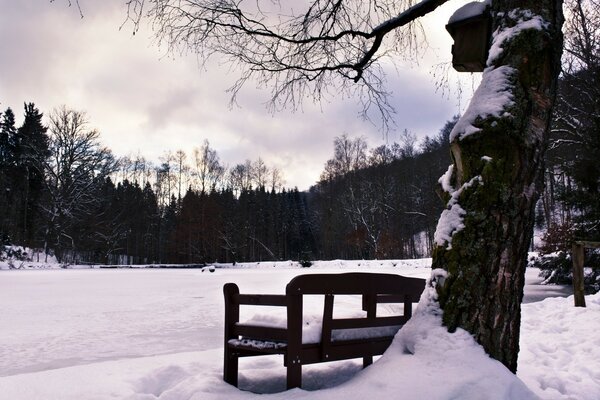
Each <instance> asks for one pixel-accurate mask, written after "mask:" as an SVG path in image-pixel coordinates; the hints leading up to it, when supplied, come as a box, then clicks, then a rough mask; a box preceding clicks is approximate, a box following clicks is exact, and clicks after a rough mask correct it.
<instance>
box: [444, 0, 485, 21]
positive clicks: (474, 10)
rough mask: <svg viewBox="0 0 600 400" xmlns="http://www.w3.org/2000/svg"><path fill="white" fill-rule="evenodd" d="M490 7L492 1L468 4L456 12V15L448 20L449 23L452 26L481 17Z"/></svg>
mask: <svg viewBox="0 0 600 400" xmlns="http://www.w3.org/2000/svg"><path fill="white" fill-rule="evenodd" d="M490 5H491V0H485V1H473V2H471V3H467V4H465V5H464V6H462V7H461V8H459V9H458V10H456V11H455V12H454V14H452V16H451V17H450V19H449V20H448V23H449V24H452V23H454V22H459V21H463V20H465V19H469V18H472V17H476V16H477V15H481V14H483V13H484V11H485V9H486V8H487V7H488V6H490Z"/></svg>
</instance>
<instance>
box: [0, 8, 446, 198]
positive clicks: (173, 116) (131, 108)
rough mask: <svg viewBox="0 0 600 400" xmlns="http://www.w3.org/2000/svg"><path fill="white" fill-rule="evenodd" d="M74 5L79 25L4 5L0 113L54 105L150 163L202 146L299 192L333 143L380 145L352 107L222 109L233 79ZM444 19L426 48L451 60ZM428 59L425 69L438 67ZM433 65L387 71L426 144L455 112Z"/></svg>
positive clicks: (248, 101)
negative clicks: (260, 167) (254, 164)
mask: <svg viewBox="0 0 600 400" xmlns="http://www.w3.org/2000/svg"><path fill="white" fill-rule="evenodd" d="M81 4H82V6H83V11H84V14H85V17H84V18H83V19H81V18H79V13H78V11H77V10H76V9H75V8H74V7H70V8H69V7H67V6H66V2H64V4H61V2H60V1H56V2H55V3H50V2H46V1H40V0H19V1H14V0H0V7H1V8H2V13H1V14H0V37H1V38H3V39H2V41H0V102H1V104H0V107H1V108H2V109H3V108H6V107H7V106H11V107H13V108H14V109H15V110H16V113H17V114H19V113H20V107H21V105H22V103H23V102H24V101H33V102H35V103H36V105H37V106H38V107H39V108H40V109H41V110H42V111H44V112H46V113H47V112H49V111H50V110H51V109H52V108H53V107H56V106H59V105H61V104H66V105H67V106H68V107H73V108H76V109H79V110H86V111H87V113H88V116H89V118H90V122H91V125H92V126H94V127H96V128H98V129H99V130H100V132H101V135H102V140H103V142H104V143H105V144H106V145H107V146H108V147H110V148H111V149H113V150H114V151H115V153H116V154H117V155H125V154H127V153H136V152H137V151H138V150H139V151H140V152H141V154H142V155H145V156H146V157H148V158H150V159H153V160H155V161H157V160H158V157H159V156H160V155H161V154H162V153H163V152H164V151H165V150H173V151H175V150H178V149H184V150H188V151H189V150H191V149H192V148H193V147H194V146H198V145H200V144H201V143H202V141H203V140H204V139H208V140H209V141H210V143H211V145H212V147H214V148H215V149H216V150H217V151H218V153H219V155H220V156H221V158H222V159H223V160H224V161H225V162H226V163H228V164H230V165H233V164H235V163H239V162H243V161H244V160H245V159H256V158H258V157H259V156H260V157H262V158H263V160H265V161H266V162H267V163H268V164H272V165H277V166H278V167H280V168H281V169H282V170H283V171H284V174H285V176H286V180H287V184H288V185H290V186H298V187H299V188H300V189H307V188H308V186H310V185H311V184H312V183H314V182H315V180H316V179H318V177H319V173H320V172H321V170H322V167H323V164H324V163H325V161H326V160H327V158H329V157H330V155H331V154H332V141H333V138H334V137H335V136H339V135H341V134H343V133H347V134H349V135H363V136H365V137H366V138H367V139H368V141H369V142H370V143H371V145H373V146H375V145H379V144H381V143H384V142H385V140H386V138H385V137H383V135H382V133H381V132H380V131H378V130H377V129H376V127H374V126H373V125H372V124H370V123H368V122H364V121H361V120H360V119H358V118H357V114H358V111H359V110H358V106H357V105H356V104H355V102H353V101H352V100H349V99H345V100H343V99H342V100H339V99H331V101H330V102H329V103H326V104H323V105H322V107H320V106H318V105H313V104H310V103H308V104H305V105H304V107H303V109H302V110H300V111H297V112H290V111H282V112H279V113H276V114H274V115H271V114H269V113H268V112H267V110H266V108H265V106H264V103H265V102H266V100H267V99H268V97H269V94H268V92H266V91H264V90H255V89H254V88H253V87H250V86H248V87H246V88H244V90H243V92H242V93H241V95H240V101H239V104H240V105H241V107H239V108H238V107H234V108H229V107H228V102H229V95H228V94H227V93H225V90H226V89H227V88H228V87H229V86H231V84H232V83H233V82H234V81H235V79H236V77H235V73H234V72H232V73H230V72H228V71H227V68H224V67H223V66H222V65H218V64H217V63H216V62H215V63H213V64H211V65H209V66H208V70H207V71H203V70H201V69H200V68H199V67H198V64H197V62H196V60H195V58H194V57H193V56H185V57H175V58H173V57H167V56H165V55H164V54H163V53H161V49H159V48H157V47H156V46H154V45H153V43H152V40H151V39H149V36H150V30H149V29H148V28H144V29H142V31H141V32H140V33H139V34H137V35H135V36H132V35H131V27H129V26H126V27H125V28H124V29H123V30H119V27H120V25H121V23H122V22H123V20H124V18H125V8H124V5H123V4H122V3H121V2H120V1H118V0H117V1H112V2H93V1H82V2H81ZM442 11H443V12H441V13H440V14H441V16H436V17H435V18H434V19H432V20H431V22H428V24H429V25H433V26H437V28H436V29H431V28H430V27H428V28H427V29H428V30H431V31H435V32H436V33H435V34H434V35H433V36H432V39H431V43H433V44H435V43H442V44H441V45H440V46H441V47H442V48H436V47H435V46H433V45H432V47H433V50H434V51H435V52H436V53H442V52H444V51H445V52H449V44H448V43H449V39H448V38H446V37H445V32H443V22H440V21H444V18H447V16H445V15H446V14H448V13H451V10H450V9H449V8H446V9H445V10H442ZM429 25H428V26H429ZM439 25H442V26H441V27H440V26H439ZM438 31H440V32H438ZM431 54H434V53H428V55H426V56H425V60H426V61H429V60H430V59H432V58H433V59H435V54H434V56H432V55H431ZM446 56H447V55H446ZM430 65H431V64H430V63H429V64H427V63H425V62H424V63H423V64H422V65H421V66H420V67H413V68H410V69H405V68H402V70H401V71H400V73H396V71H394V70H392V71H391V72H389V73H388V84H389V89H390V91H392V92H393V93H394V95H393V98H392V102H393V104H394V106H395V108H396V109H397V111H398V114H397V116H396V122H397V126H398V128H399V130H402V129H404V128H407V129H409V130H411V131H413V132H415V133H417V134H418V135H420V136H421V137H422V136H424V135H427V134H434V133H435V132H437V130H438V129H439V128H440V127H441V126H442V125H443V123H444V122H445V121H446V120H447V119H449V118H450V117H451V116H452V115H453V114H455V113H456V112H457V107H456V101H450V100H447V99H445V98H444V97H442V96H441V95H440V94H437V93H435V82H434V81H433V80H434V78H433V77H432V76H431V73H430V72H431V67H430ZM388 139H389V140H391V141H393V140H394V139H395V133H393V132H392V133H391V134H390V136H389V138H388Z"/></svg>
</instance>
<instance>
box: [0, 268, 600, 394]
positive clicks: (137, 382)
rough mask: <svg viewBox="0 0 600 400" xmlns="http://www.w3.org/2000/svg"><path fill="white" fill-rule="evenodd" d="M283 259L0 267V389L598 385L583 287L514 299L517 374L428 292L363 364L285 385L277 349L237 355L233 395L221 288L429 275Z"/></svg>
mask: <svg viewBox="0 0 600 400" xmlns="http://www.w3.org/2000/svg"><path fill="white" fill-rule="evenodd" d="M359 264H360V267H359ZM381 264H383V265H381ZM274 265H276V267H275V268H274V267H273V266H274ZM284 265H286V264H285V263H281V264H273V263H265V264H264V265H262V264H259V265H256V264H252V266H251V267H250V266H244V267H241V268H232V267H231V266H227V265H221V266H220V268H216V270H215V272H214V273H208V274H207V273H202V272H201V270H190V269H187V270H177V269H176V270H167V269H160V270H159V269H86V270H70V269H54V270H9V271H0V302H1V304H2V305H3V312H2V313H0V326H2V329H1V330H0V398H3V399H4V398H6V399H11V400H28V399H48V400H51V399H57V400H58V399H60V400H70V399H77V400H79V399H103V400H104V399H130V400H134V399H135V400H148V399H162V400H165V399H177V400H183V399H201V400H212V399H228V400H229V399H231V400H245V399H255V398H258V395H256V394H254V393H252V392H251V391H253V392H256V393H273V394H271V395H268V396H267V397H268V398H272V399H342V398H343V399H344V400H354V399H361V400H362V399H364V398H398V396H399V394H401V396H402V398H405V399H528V398H535V396H534V395H537V396H539V397H540V398H543V399H551V400H552V399H556V400H562V399H565V400H566V399H581V400H587V399H590V400H591V399H597V394H598V393H600V373H599V371H600V368H599V361H598V360H600V354H599V353H598V349H600V346H599V345H600V343H599V342H598V340H599V339H598V335H597V332H598V330H599V329H600V318H598V315H599V313H600V295H595V296H587V299H586V301H587V304H588V308H585V309H584V308H577V309H575V308H574V307H573V306H572V305H573V299H572V297H569V298H550V299H546V300H544V301H542V302H535V303H528V304H524V305H523V326H522V331H521V333H522V339H521V356H520V362H519V371H518V377H519V378H521V380H519V379H517V378H516V377H515V376H514V375H512V374H511V373H509V372H508V371H507V370H506V369H505V368H504V367H503V366H502V365H500V364H499V363H498V362H496V361H494V360H492V359H490V358H489V357H488V356H486V355H485V354H484V353H483V351H482V350H481V348H480V347H479V346H478V345H477V344H476V343H475V342H474V341H473V339H472V338H471V336H470V335H469V334H467V333H466V332H464V331H460V330H459V331H457V332H456V333H454V334H449V333H448V332H447V331H446V330H445V329H444V328H442V327H441V326H440V317H439V310H438V311H436V308H437V304H436V301H435V300H436V299H435V292H434V291H432V290H428V291H426V292H425V293H424V295H423V296H422V299H421V302H420V304H419V307H418V308H417V310H415V312H414V316H413V318H412V319H411V321H410V322H409V323H408V324H407V325H405V326H404V327H403V328H402V329H401V330H400V332H399V333H398V335H397V336H396V339H395V341H394V343H393V344H392V346H391V347H390V348H389V349H388V351H387V352H386V353H385V354H384V356H382V357H381V358H380V359H378V360H377V361H376V362H375V363H374V364H373V365H372V366H370V367H368V368H366V369H364V370H361V368H360V362H359V360H356V361H343V362H337V363H323V364H317V365H314V366H306V367H305V368H304V369H303V389H302V390H301V389H294V390H291V391H287V392H286V391H284V390H285V368H284V367H283V363H282V358H281V356H266V357H249V358H245V359H242V360H240V388H241V389H243V390H238V389H236V388H234V387H232V386H230V385H228V384H226V383H224V382H223V380H222V362H223V359H222V357H223V349H222V346H223V341H222V340H223V339H222V332H223V295H222V286H223V284H224V283H226V282H236V283H237V284H238V285H239V286H240V290H241V292H242V293H283V292H284V290H285V284H286V283H287V282H289V280H290V279H291V278H292V277H294V276H296V275H298V274H302V273H313V271H315V272H318V273H324V272H331V273H337V272H345V271H364V270H365V269H366V270H376V271H380V272H387V273H398V274H402V275H406V276H416V277H428V276H429V275H430V274H431V269H430V268H429V267H428V265H430V260H425V261H422V260H416V261H414V262H413V261H410V260H404V261H398V260H396V261H342V260H336V261H334V262H329V263H320V262H315V265H314V266H313V267H311V268H300V267H298V266H296V265H294V266H290V264H287V266H284ZM393 265H396V266H393ZM538 272H539V271H537V270H533V269H530V270H528V272H527V282H528V284H527V286H526V288H525V299H526V301H529V300H531V294H532V293H533V292H535V295H536V296H537V295H540V294H543V293H545V295H546V296H547V295H548V290H549V289H552V287H542V286H540V285H538V284H537V283H538V282H539V281H540V279H539V278H537V273H538ZM435 276H436V277H437V279H442V278H443V276H440V275H439V274H435ZM531 282H535V285H531V284H530V283H531ZM337 306H338V305H337V304H336V307H337ZM342 308H343V307H342ZM314 311H315V313H318V312H319V311H320V310H314ZM246 318H251V316H246ZM317 389H319V390H317ZM262 397H264V395H261V398H262Z"/></svg>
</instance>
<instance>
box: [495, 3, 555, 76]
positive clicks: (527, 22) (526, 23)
mask: <svg viewBox="0 0 600 400" xmlns="http://www.w3.org/2000/svg"><path fill="white" fill-rule="evenodd" d="M508 16H509V17H510V18H511V19H512V20H515V21H516V24H515V25H514V26H512V27H503V28H499V29H498V30H497V31H495V32H494V33H493V34H492V45H491V46H490V51H489V53H488V59H487V65H488V66H491V65H493V63H494V61H495V60H496V59H498V57H500V56H501V55H502V51H503V48H502V46H503V45H504V44H505V43H506V42H507V41H509V40H510V39H512V38H513V37H515V36H517V35H518V34H519V33H521V32H523V31H525V30H528V29H536V30H543V29H546V28H547V26H548V23H547V22H545V21H544V19H543V18H542V17H541V16H539V15H535V14H533V13H532V12H531V11H529V10H520V9H517V10H512V11H510V12H509V14H508Z"/></svg>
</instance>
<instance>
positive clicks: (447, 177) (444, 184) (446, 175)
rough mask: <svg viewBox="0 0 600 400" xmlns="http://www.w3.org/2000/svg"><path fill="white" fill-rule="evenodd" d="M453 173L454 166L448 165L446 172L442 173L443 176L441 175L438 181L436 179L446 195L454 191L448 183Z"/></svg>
mask: <svg viewBox="0 0 600 400" xmlns="http://www.w3.org/2000/svg"><path fill="white" fill-rule="evenodd" d="M453 172H454V164H450V166H449V167H448V169H447V170H446V172H444V175H442V176H441V177H440V179H438V183H439V184H440V185H441V186H442V189H443V190H444V192H446V193H452V191H453V190H454V188H453V187H452V184H451V183H450V182H451V179H452V173H453Z"/></svg>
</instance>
